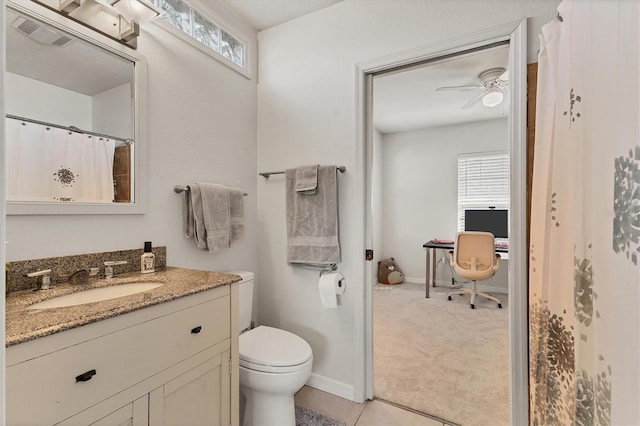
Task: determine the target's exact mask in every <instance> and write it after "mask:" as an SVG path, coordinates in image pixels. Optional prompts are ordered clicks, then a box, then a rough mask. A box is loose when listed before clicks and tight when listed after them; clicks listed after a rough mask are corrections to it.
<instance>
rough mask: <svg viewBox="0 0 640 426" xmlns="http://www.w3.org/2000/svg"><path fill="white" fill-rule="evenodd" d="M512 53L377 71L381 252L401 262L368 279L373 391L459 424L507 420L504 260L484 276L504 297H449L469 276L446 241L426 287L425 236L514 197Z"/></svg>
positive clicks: (483, 287) (495, 49)
mask: <svg viewBox="0 0 640 426" xmlns="http://www.w3.org/2000/svg"><path fill="white" fill-rule="evenodd" d="M508 60H509V45H508V42H505V43H504V44H498V45H491V46H489V47H487V48H484V49H478V50H476V49H474V50H473V51H472V52H461V53H460V54H458V55H455V56H452V57H447V58H445V59H442V60H436V61H433V62H429V63H427V64H421V65H419V66H410V67H403V68H402V69H399V70H389V71H385V72H383V73H377V74H375V75H374V77H373V91H372V93H373V96H372V97H373V120H372V121H373V123H372V124H373V129H372V131H373V132H374V133H373V143H372V151H373V155H372V157H373V161H372V163H373V164H372V179H371V185H370V187H371V191H372V200H373V203H374V204H375V206H374V207H373V208H372V221H373V223H374V224H376V226H374V227H373V229H372V233H373V235H372V237H373V242H374V253H376V252H377V253H378V257H379V258H383V259H387V260H385V261H384V262H385V264H386V263H388V262H389V258H392V257H393V258H394V260H395V263H396V265H397V267H398V269H400V270H402V272H403V274H404V282H403V283H401V284H398V285H385V284H376V285H374V288H373V322H374V329H373V343H374V351H373V356H374V359H373V361H374V371H373V380H374V396H375V397H376V398H378V399H382V400H385V401H389V402H391V403H395V404H399V405H401V406H404V407H408V408H410V409H413V410H417V411H420V412H422V413H426V414H429V415H432V416H434V417H436V418H439V419H442V420H445V421H448V422H451V423H457V424H508V423H509V374H508V372H509V362H508V295H507V287H508V274H507V271H508V262H509V261H508V260H507V259H505V260H501V261H500V264H499V269H498V271H497V273H496V275H494V277H492V278H490V279H488V280H485V281H480V282H478V289H479V290H480V291H485V292H490V293H491V294H493V296H496V297H498V298H499V300H500V301H501V302H502V303H501V307H504V309H500V308H498V307H497V306H496V303H493V302H489V301H488V300H484V299H482V298H477V299H476V301H475V304H474V307H475V310H474V311H472V310H470V309H469V302H470V301H469V296H468V295H467V296H453V297H452V300H451V301H448V300H447V296H448V292H449V291H453V290H454V289H458V288H460V287H461V286H463V285H464V280H463V279H461V278H459V277H458V276H456V275H455V274H453V273H452V269H451V268H450V267H449V262H448V258H447V256H448V254H447V250H441V249H438V250H436V259H438V262H437V267H436V268H435V269H436V271H435V272H436V279H435V282H434V287H431V286H430V297H429V298H425V286H426V272H425V249H423V244H424V243H426V242H427V241H428V240H431V239H441V240H442V239H448V240H453V238H454V237H455V234H456V232H457V231H458V230H462V229H465V225H464V220H465V211H467V210H469V209H482V210H478V211H479V212H484V211H488V210H486V209H488V206H494V207H497V208H498V209H505V210H504V211H505V212H506V209H508V207H509V192H508V188H509V168H508V165H509V160H508V148H509V146H508V131H507V129H508V113H509V109H510V107H509V98H508V96H506V97H504V96H503V95H504V94H508V71H507V69H506V68H507V67H508ZM487 76H489V77H487ZM495 93H497V94H499V95H500V96H502V97H503V98H504V99H502V100H501V102H499V103H497V104H492V103H490V102H487V103H488V105H484V103H483V102H482V100H483V96H487V100H488V101H490V100H491V99H490V96H491V95H490V94H495ZM465 184H466V185H465ZM465 186H468V187H469V191H466V192H465V191H463V189H464V187H465ZM473 211H475V210H473ZM496 214H497V213H496ZM505 217H506V216H505ZM471 225H473V224H471ZM506 227H507V222H506V220H505V221H504V228H505V231H504V232H506ZM482 230H489V229H482ZM495 232H496V231H494V233H495ZM496 235H497V237H506V235H503V234H496ZM504 242H505V244H506V240H504ZM505 257H506V256H505ZM379 269H380V268H378V270H379ZM381 275H382V279H381V280H380V279H379V281H383V280H384V277H385V273H384V268H382V273H381ZM466 286H467V287H469V286H470V284H469V283H467V284H466ZM427 383H428V384H429V385H428V386H427V385H425V384H427ZM487 400H490V401H492V404H491V405H487V404H486V401H487Z"/></svg>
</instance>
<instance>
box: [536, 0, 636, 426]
mask: <svg viewBox="0 0 640 426" xmlns="http://www.w3.org/2000/svg"><path fill="white" fill-rule="evenodd" d="M558 12H559V13H560V15H561V17H562V22H560V20H555V21H554V22H550V23H548V24H547V25H545V26H544V27H543V29H542V35H541V48H540V53H539V65H538V66H539V68H538V93H537V108H536V141H535V161H534V174H533V194H532V211H531V244H530V257H529V262H530V263H529V273H530V287H529V315H530V347H529V350H530V383H529V390H530V391H529V392H530V398H529V400H530V419H531V424H533V425H574V424H577V425H609V424H616V425H617V424H620V425H622V424H634V425H635V424H640V408H639V403H638V395H640V387H639V382H640V357H639V355H638V352H639V347H640V326H639V324H640V316H639V312H640V292H639V289H640V285H639V283H640V144H639V136H640V133H639V131H638V126H639V124H638V123H639V122H640V115H639V114H640V109H639V107H638V100H639V84H638V81H639V72H640V68H639V67H638V58H639V56H640V51H639V42H638V37H639V32H638V22H639V21H640V2H636V1H585V0H580V1H575V0H574V1H567V0H564V1H563V2H562V3H561V4H560V6H559V8H558Z"/></svg>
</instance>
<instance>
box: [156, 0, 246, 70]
mask: <svg viewBox="0 0 640 426" xmlns="http://www.w3.org/2000/svg"><path fill="white" fill-rule="evenodd" d="M151 1H152V2H153V4H155V5H156V6H157V7H159V8H160V9H162V12H163V13H162V15H160V17H161V19H164V20H165V21H167V22H168V23H170V24H171V25H173V26H174V27H176V28H177V29H179V30H180V31H182V32H183V33H185V34H187V35H188V36H190V37H191V38H193V39H195V40H197V41H198V42H200V43H201V44H203V45H204V46H206V47H208V48H209V49H211V50H213V51H214V52H217V53H219V54H221V55H222V56H224V57H225V58H226V59H228V60H229V61H231V62H233V63H234V64H236V65H238V66H239V67H241V68H245V50H246V49H245V44H244V43H243V42H241V41H240V40H239V39H238V38H236V37H235V36H233V35H231V34H230V33H229V32H228V31H226V30H224V29H223V28H221V27H220V25H218V24H217V23H215V22H213V21H212V20H210V19H209V18H207V17H206V16H204V15H202V14H201V13H199V12H198V11H197V10H195V9H194V8H193V7H191V6H190V5H189V4H188V3H187V2H186V1H184V0H151Z"/></svg>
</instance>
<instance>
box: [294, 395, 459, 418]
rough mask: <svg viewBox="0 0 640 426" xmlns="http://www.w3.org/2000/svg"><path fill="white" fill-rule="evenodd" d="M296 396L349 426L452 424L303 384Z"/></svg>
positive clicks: (385, 404)
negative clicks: (348, 398) (361, 402)
mask: <svg viewBox="0 0 640 426" xmlns="http://www.w3.org/2000/svg"><path fill="white" fill-rule="evenodd" d="M295 399H296V405H302V406H305V407H307V408H310V409H312V410H314V411H317V412H318V413H321V414H324V415H325V416H329V417H331V418H334V419H336V420H338V421H341V422H343V423H345V424H346V425H347V426H450V425H449V424H448V423H444V422H442V421H441V420H438V419H434V418H431V417H429V416H426V415H424V414H421V413H418V412H415V411H412V410H408V409H403V408H400V407H397V406H395V405H392V404H389V403H387V402H384V401H381V400H377V399H375V400H373V401H366V402H365V403H363V404H358V403H357V402H352V401H349V400H347V399H343V398H340V397H338V396H335V395H332V394H330V393H327V392H323V391H320V390H317V389H314V388H311V387H309V386H304V387H303V388H302V389H301V390H300V391H299V392H298V393H297V394H296V398H295Z"/></svg>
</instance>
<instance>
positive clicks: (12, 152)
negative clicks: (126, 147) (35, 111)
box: [6, 119, 115, 203]
mask: <svg viewBox="0 0 640 426" xmlns="http://www.w3.org/2000/svg"><path fill="white" fill-rule="evenodd" d="M114 152H115V142H114V141H113V140H110V139H106V138H100V137H96V136H89V135H84V134H81V133H75V132H69V131H67V130H64V129H58V128H55V127H47V126H43V125H40V124H34V123H26V122H22V121H19V120H14V119H7V120H6V155H7V166H8V167H7V169H8V173H7V200H8V201H47V202H51V201H54V202H70V201H75V202H91V203H112V202H113V197H114V194H113V156H114Z"/></svg>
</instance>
